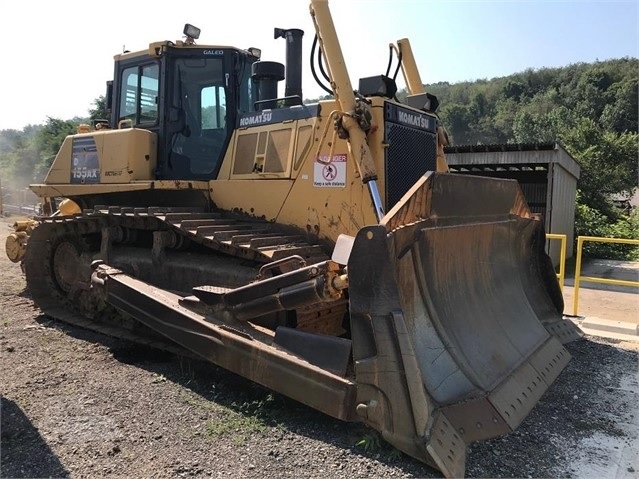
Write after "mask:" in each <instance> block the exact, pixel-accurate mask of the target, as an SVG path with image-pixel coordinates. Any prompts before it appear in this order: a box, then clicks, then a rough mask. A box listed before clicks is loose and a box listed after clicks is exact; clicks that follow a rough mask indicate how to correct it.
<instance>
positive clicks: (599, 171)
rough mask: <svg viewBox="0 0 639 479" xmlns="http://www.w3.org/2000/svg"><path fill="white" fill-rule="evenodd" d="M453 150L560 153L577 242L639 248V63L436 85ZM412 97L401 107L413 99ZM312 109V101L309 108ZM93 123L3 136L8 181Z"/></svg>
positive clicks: (36, 171) (0, 175) (41, 165)
mask: <svg viewBox="0 0 639 479" xmlns="http://www.w3.org/2000/svg"><path fill="white" fill-rule="evenodd" d="M426 89H427V91H428V92H430V93H432V94H434V95H436V96H437V97H438V99H439V103H440V105H441V107H440V109H439V111H438V114H439V117H440V119H441V121H442V123H443V124H444V125H445V126H446V128H447V130H448V133H449V135H450V138H451V140H452V144H454V145H476V144H509V143H546V142H558V143H560V144H561V145H562V146H563V147H564V148H565V149H566V150H567V151H568V152H569V153H570V154H571V156H572V157H573V158H575V160H577V162H578V163H579V164H580V166H581V177H580V179H579V181H578V195H577V212H576V222H575V230H576V235H592V236H612V237H624V238H635V239H638V238H639V218H638V215H639V212H637V211H629V210H628V209H623V208H619V207H618V205H619V201H615V200H618V199H619V198H629V197H630V196H631V195H632V194H633V193H634V192H635V191H636V189H637V183H638V179H637V177H638V171H637V164H638V151H639V140H638V118H637V117H638V112H639V102H638V92H639V60H637V59H636V58H621V59H613V60H607V61H597V62H593V63H577V64H573V65H569V66H566V67H559V68H542V69H528V70H526V71H523V72H520V73H515V74H513V75H509V76H506V77H500V78H493V79H490V80H486V79H482V80H476V81H469V82H460V83H455V84H450V83H447V82H441V83H436V84H432V85H426ZM405 95H406V91H400V92H399V94H398V97H399V99H400V101H401V100H403V99H404V98H405ZM306 101H307V102H308V101H312V100H306ZM92 106H93V108H92V110H90V117H89V118H79V117H76V118H73V119H70V120H62V119H57V118H48V119H47V121H46V123H45V124H44V125H28V126H26V127H24V128H23V129H22V130H1V131H0V180H1V181H2V183H3V185H8V184H10V185H12V186H14V187H17V188H22V187H25V186H26V185H28V184H29V183H32V182H38V181H42V179H43V178H44V175H45V174H46V172H47V171H48V168H49V167H50V165H51V163H52V161H53V159H54V158H55V155H56V153H57V151H58V149H59V147H60V145H61V144H62V141H63V140H64V137H65V136H66V135H69V134H73V133H75V131H76V128H77V125H78V124H79V123H82V122H88V121H91V120H92V119H96V118H104V117H105V114H106V112H105V104H104V97H98V98H97V99H96V100H95V101H94V104H93V105H92ZM586 254H590V255H596V256H598V257H608V258H635V259H639V253H638V251H637V248H633V247H629V246H627V245H625V246H622V245H614V244H603V245H601V244H589V245H588V250H587V251H586Z"/></svg>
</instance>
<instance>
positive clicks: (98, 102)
mask: <svg viewBox="0 0 639 479" xmlns="http://www.w3.org/2000/svg"><path fill="white" fill-rule="evenodd" d="M109 117H110V115H109V110H108V109H107V104H106V98H105V96H104V95H100V96H99V97H97V98H96V99H95V100H93V108H91V109H89V118H90V119H91V120H108V119H109Z"/></svg>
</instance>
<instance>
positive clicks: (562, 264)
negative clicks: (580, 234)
mask: <svg viewBox="0 0 639 479" xmlns="http://www.w3.org/2000/svg"><path fill="white" fill-rule="evenodd" d="M546 238H547V239H555V240H560V241H561V252H560V254H559V273H558V274H557V279H558V280H559V288H560V289H561V290H562V291H563V290H564V281H565V278H566V235H560V234H555V233H546Z"/></svg>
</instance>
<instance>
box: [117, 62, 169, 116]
mask: <svg viewBox="0 0 639 479" xmlns="http://www.w3.org/2000/svg"><path fill="white" fill-rule="evenodd" d="M158 78H159V67H158V65H157V64H151V65H140V66H136V67H131V68H126V69H125V70H123V71H122V82H121V85H122V95H121V96H120V98H121V101H120V117H119V120H126V119H128V120H131V121H132V122H133V124H134V125H139V124H156V123H157V121H158V91H159V81H158Z"/></svg>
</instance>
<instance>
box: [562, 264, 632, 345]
mask: <svg viewBox="0 0 639 479" xmlns="http://www.w3.org/2000/svg"><path fill="white" fill-rule="evenodd" d="M566 275H567V277H566V279H565V284H564V289H563V296H564V302H565V308H564V314H565V315H566V316H567V317H569V318H570V319H571V320H573V322H574V323H575V324H577V326H579V328H580V329H581V330H582V331H583V332H584V333H585V334H588V335H592V336H600V337H605V338H610V339H619V340H625V341H637V342H639V287H631V286H617V285H608V284H599V283H590V282H585V281H583V280H581V282H580V286H579V296H578V299H579V301H578V309H577V314H576V315H573V313H574V309H573V300H574V282H575V281H574V270H573V271H567V272H566ZM581 276H592V277H597V278H608V279H620V280H625V281H639V262H638V261H613V260H588V261H587V262H584V264H582V268H581Z"/></svg>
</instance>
